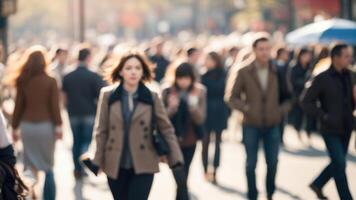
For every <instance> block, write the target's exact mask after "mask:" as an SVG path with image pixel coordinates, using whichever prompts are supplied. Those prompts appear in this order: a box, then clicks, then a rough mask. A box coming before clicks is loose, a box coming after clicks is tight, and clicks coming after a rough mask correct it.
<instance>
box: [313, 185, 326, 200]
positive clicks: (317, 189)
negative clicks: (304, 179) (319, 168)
mask: <svg viewBox="0 0 356 200" xmlns="http://www.w3.org/2000/svg"><path fill="white" fill-rule="evenodd" d="M309 187H310V189H311V190H313V192H314V193H315V194H316V196H317V197H318V199H322V200H327V199H328V198H327V197H326V196H325V195H324V194H323V191H321V189H320V188H318V187H317V186H315V185H313V184H310V185H309Z"/></svg>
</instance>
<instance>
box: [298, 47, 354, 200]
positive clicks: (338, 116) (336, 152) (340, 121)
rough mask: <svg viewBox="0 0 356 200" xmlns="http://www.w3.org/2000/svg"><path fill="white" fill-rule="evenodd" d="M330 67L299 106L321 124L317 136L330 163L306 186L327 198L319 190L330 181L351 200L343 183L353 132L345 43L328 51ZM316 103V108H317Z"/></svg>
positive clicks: (348, 57) (348, 55) (344, 199)
mask: <svg viewBox="0 0 356 200" xmlns="http://www.w3.org/2000/svg"><path fill="white" fill-rule="evenodd" d="M331 60H332V64H331V66H330V68H329V69H328V70H327V71H324V72H322V73H320V74H319V75H317V76H316V77H315V78H314V79H313V81H312V82H311V83H310V84H307V85H308V88H306V89H305V91H304V93H303V96H302V106H303V109H304V111H305V112H307V113H309V114H311V115H313V116H316V117H317V118H318V119H319V120H320V121H321V128H320V131H321V134H322V137H323V139H324V142H325V145H326V148H327V150H328V155H329V157H330V159H331V163H330V164H329V165H328V166H327V167H326V168H325V169H324V170H323V171H322V172H321V174H320V175H319V176H318V177H317V178H316V179H315V180H314V181H313V182H312V183H311V184H310V188H311V189H312V190H313V191H314V192H315V194H316V195H317V197H318V198H319V199H328V198H327V197H326V196H325V195H324V194H323V191H322V189H323V187H324V186H325V185H326V183H327V182H328V181H329V180H330V179H331V178H334V180H335V183H336V188H337V191H338V193H339V197H340V199H342V200H351V199H352V196H351V193H350V190H349V186H348V183H347V175H346V155H347V151H348V146H349V142H350V137H351V133H352V130H353V119H354V118H353V111H354V108H355V104H354V100H353V85H352V80H351V72H350V70H349V69H348V67H349V65H350V64H351V60H352V49H351V47H350V46H348V45H346V44H337V45H335V46H334V47H333V48H332V50H331ZM317 102H319V103H320V106H317V104H316V103H317Z"/></svg>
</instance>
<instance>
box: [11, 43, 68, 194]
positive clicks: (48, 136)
mask: <svg viewBox="0 0 356 200" xmlns="http://www.w3.org/2000/svg"><path fill="white" fill-rule="evenodd" d="M47 67H48V62H47V50H46V49H45V48H44V47H42V46H32V47H30V48H29V49H28V50H27V51H26V52H25V54H24V55H23V59H22V60H21V62H20V65H19V67H18V68H17V70H16V71H15V72H14V74H13V75H12V82H13V84H14V86H15V88H16V100H15V109H14V113H13V118H12V129H13V133H12V136H13V139H14V141H15V142H16V141H18V140H19V139H20V133H21V139H22V143H23V148H24V166H25V169H30V170H32V171H33V172H34V174H35V176H36V178H37V174H38V171H44V172H45V174H46V177H45V183H44V190H43V199H44V200H54V199H55V196H56V187H55V181H54V175H53V165H54V149H55V141H56V139H61V138H62V130H61V124H62V120H61V116H60V109H59V91H58V87H57V82H56V80H55V79H54V78H53V77H50V76H49V75H48V73H47Z"/></svg>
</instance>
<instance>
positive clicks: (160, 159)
mask: <svg viewBox="0 0 356 200" xmlns="http://www.w3.org/2000/svg"><path fill="white" fill-rule="evenodd" d="M159 162H161V163H167V164H168V159H167V156H160V157H159Z"/></svg>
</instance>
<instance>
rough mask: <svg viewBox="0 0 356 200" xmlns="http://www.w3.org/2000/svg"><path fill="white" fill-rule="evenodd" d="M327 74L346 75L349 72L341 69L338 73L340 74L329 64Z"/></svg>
mask: <svg viewBox="0 0 356 200" xmlns="http://www.w3.org/2000/svg"><path fill="white" fill-rule="evenodd" d="M329 72H330V73H331V74H332V75H348V74H349V73H350V70H349V69H347V68H346V69H343V70H342V71H341V73H340V72H338V71H336V69H335V67H334V65H332V64H331V65H330V67H329Z"/></svg>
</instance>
